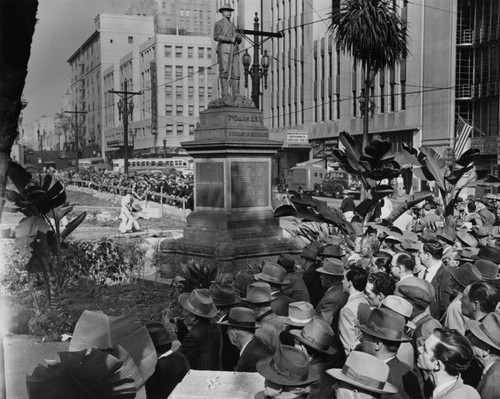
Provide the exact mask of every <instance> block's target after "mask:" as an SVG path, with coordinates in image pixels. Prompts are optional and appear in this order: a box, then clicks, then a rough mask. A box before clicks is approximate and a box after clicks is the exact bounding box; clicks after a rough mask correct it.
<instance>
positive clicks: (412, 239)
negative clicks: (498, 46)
mask: <svg viewBox="0 0 500 399" xmlns="http://www.w3.org/2000/svg"><path fill="white" fill-rule="evenodd" d="M421 248H422V243H421V242H420V241H419V240H418V236H417V235H416V234H414V233H412V234H403V239H402V240H401V242H400V243H399V244H396V249H398V250H399V251H419V250H420V249H421Z"/></svg>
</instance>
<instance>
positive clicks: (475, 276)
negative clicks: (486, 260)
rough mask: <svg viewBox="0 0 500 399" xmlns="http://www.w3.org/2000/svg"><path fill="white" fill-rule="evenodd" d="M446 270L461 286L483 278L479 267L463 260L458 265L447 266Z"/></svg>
mask: <svg viewBox="0 0 500 399" xmlns="http://www.w3.org/2000/svg"><path fill="white" fill-rule="evenodd" d="M448 271H449V272H450V274H451V276H452V277H453V278H454V279H455V281H456V282H457V283H458V284H460V285H461V286H462V287H463V288H465V287H467V286H468V285H469V284H471V283H473V282H475V281H479V280H481V279H482V278H483V276H482V274H481V272H480V271H479V269H478V268H477V267H476V266H474V265H473V264H472V263H470V262H465V263H464V264H462V265H460V266H459V267H449V268H448Z"/></svg>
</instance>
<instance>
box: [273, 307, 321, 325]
mask: <svg viewBox="0 0 500 399" xmlns="http://www.w3.org/2000/svg"><path fill="white" fill-rule="evenodd" d="M278 317H279V318H280V320H281V321H282V322H283V323H285V324H288V325H289V326H294V327H304V326H305V325H306V324H307V323H309V322H310V321H311V320H312V319H313V317H314V307H313V305H311V304H310V303H309V302H306V301H298V302H292V303H290V304H289V305H288V316H278Z"/></svg>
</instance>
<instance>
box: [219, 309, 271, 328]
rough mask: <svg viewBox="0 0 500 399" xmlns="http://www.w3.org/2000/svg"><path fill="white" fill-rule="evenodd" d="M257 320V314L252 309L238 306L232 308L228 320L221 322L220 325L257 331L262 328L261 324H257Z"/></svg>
mask: <svg viewBox="0 0 500 399" xmlns="http://www.w3.org/2000/svg"><path fill="white" fill-rule="evenodd" d="M255 319H256V316H255V312H254V311H253V310H252V309H249V308H243V307H239V306H237V307H234V308H232V309H231V310H230V311H229V315H228V317H227V319H226V320H224V321H221V322H219V324H221V325H223V326H228V327H234V328H241V329H245V330H255V329H256V328H259V327H261V325H260V324H257V323H256V322H255Z"/></svg>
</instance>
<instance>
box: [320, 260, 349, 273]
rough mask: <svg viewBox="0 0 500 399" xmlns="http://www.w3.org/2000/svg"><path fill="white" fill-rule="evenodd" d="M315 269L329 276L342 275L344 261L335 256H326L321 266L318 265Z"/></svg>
mask: <svg viewBox="0 0 500 399" xmlns="http://www.w3.org/2000/svg"><path fill="white" fill-rule="evenodd" d="M316 271H317V272H318V273H322V274H329V275H331V276H343V275H344V262H342V261H341V260H340V259H337V258H327V259H325V260H324V261H323V266H321V267H318V268H317V269H316Z"/></svg>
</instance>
